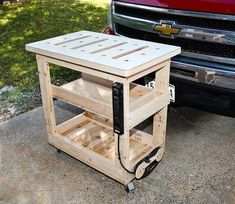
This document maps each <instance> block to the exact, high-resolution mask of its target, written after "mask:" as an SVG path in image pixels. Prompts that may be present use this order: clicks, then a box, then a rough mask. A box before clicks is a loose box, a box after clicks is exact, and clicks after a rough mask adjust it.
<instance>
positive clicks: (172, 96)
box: [145, 77, 175, 103]
mask: <svg viewBox="0 0 235 204" xmlns="http://www.w3.org/2000/svg"><path fill="white" fill-rule="evenodd" d="M145 86H146V87H148V88H152V89H155V80H150V78H148V77H145ZM169 91H170V100H171V102H173V103H174V102H175V86H174V85H173V84H169Z"/></svg>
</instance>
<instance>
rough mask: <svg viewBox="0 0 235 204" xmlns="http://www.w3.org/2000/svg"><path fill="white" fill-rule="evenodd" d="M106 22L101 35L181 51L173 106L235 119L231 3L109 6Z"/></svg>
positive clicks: (174, 69) (119, 2)
mask: <svg viewBox="0 0 235 204" xmlns="http://www.w3.org/2000/svg"><path fill="white" fill-rule="evenodd" d="M108 18H109V26H108V27H107V28H106V29H105V30H104V32H105V33H107V34H116V35H121V36H127V37H131V38H136V39H142V40H148V41H153V42H159V43H165V44H171V45H177V46H181V48H182V54H181V55H180V56H177V57H175V58H173V60H172V63H171V75H170V77H171V78H170V80H171V84H173V85H174V86H175V96H176V98H175V105H177V106H178V105H184V106H189V107H193V108H197V109H200V110H204V111H208V112H212V113H216V114H220V115H227V116H231V117H235V1H234V0H190V1H188V0H113V1H111V3H110V6H109V17H108ZM149 77H150V78H151V75H150V76H149ZM141 83H144V80H142V82H141Z"/></svg>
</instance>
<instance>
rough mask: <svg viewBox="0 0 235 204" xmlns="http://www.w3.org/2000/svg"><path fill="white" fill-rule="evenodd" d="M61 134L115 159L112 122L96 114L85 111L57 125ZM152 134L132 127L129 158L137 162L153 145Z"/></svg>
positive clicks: (110, 158)
mask: <svg viewBox="0 0 235 204" xmlns="http://www.w3.org/2000/svg"><path fill="white" fill-rule="evenodd" d="M57 132H58V133H59V135H61V136H63V137H65V138H67V139H69V140H70V142H72V143H75V144H77V145H80V146H81V147H83V148H86V149H89V150H91V151H93V152H95V153H97V154H99V155H101V156H103V157H105V158H106V159H108V160H112V161H113V160H114V159H115V139H114V134H113V129H112V124H111V123H110V122H109V121H108V120H106V119H103V118H101V117H99V116H97V115H95V114H87V113H84V114H82V115H80V116H78V117H76V118H74V119H71V120H70V121H67V122H65V123H63V124H61V125H59V126H57ZM151 137H152V136H151V135H149V134H147V133H145V132H142V131H139V130H135V129H132V130H131V131H130V147H129V160H130V164H131V165H134V164H135V163H137V162H138V161H139V160H140V159H141V158H142V157H143V155H145V154H146V153H148V152H149V151H150V150H151V149H152V146H151V145H150V144H151Z"/></svg>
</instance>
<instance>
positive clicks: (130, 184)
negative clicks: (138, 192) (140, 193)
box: [125, 182, 135, 193]
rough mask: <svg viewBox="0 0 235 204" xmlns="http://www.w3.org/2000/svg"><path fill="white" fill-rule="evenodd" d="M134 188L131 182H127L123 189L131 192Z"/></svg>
mask: <svg viewBox="0 0 235 204" xmlns="http://www.w3.org/2000/svg"><path fill="white" fill-rule="evenodd" d="M134 190H135V186H134V184H133V183H132V182H130V183H128V184H127V185H126V186H125V191H126V192H127V193H130V192H133V191H134Z"/></svg>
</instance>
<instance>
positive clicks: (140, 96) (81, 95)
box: [52, 78, 169, 129]
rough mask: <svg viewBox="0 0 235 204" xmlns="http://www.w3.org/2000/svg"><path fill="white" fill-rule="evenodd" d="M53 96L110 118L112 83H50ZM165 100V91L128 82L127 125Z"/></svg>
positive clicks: (80, 81) (154, 109) (155, 109)
mask: <svg viewBox="0 0 235 204" xmlns="http://www.w3.org/2000/svg"><path fill="white" fill-rule="evenodd" d="M52 95H53V97H55V98H58V99H61V100H63V101H65V102H68V103H71V104H73V105H76V106H79V107H81V108H83V109H85V110H87V111H90V112H92V113H96V114H98V115H101V116H103V117H105V118H108V119H112V118H113V114H112V88H111V85H107V86H105V85H103V84H102V85H101V84H98V83H93V82H91V81H88V80H85V79H82V78H80V79H78V80H75V81H72V82H70V83H68V84H65V85H63V86H60V87H58V86H55V85H52ZM168 103H169V93H168V92H165V93H161V92H157V91H156V90H153V89H150V88H147V87H144V86H141V85H138V84H134V83H131V84H130V114H129V121H130V126H129V128H130V129H131V128H133V127H135V126H136V125H137V124H139V123H140V122H141V121H143V120H144V119H146V118H148V117H149V116H151V115H152V114H153V113H154V112H157V111H158V110H160V109H162V108H163V107H165V106H166V105H168ZM140 115H141V116H142V117H140Z"/></svg>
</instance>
